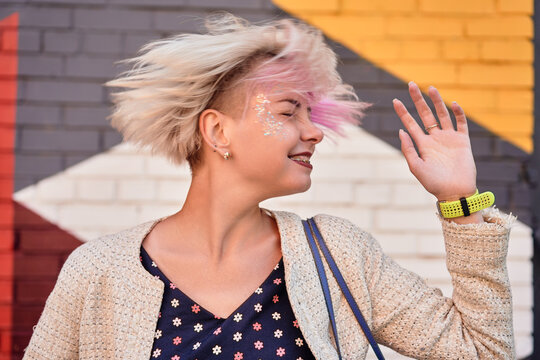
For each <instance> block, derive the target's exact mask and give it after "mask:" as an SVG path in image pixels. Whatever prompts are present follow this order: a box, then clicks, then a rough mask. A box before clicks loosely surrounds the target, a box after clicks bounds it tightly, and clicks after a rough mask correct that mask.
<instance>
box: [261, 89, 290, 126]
mask: <svg viewBox="0 0 540 360" xmlns="http://www.w3.org/2000/svg"><path fill="white" fill-rule="evenodd" d="M269 104H270V100H268V99H267V98H266V95H264V94H263V93H261V94H258V95H257V97H256V105H255V107H254V109H255V111H256V112H257V118H258V119H259V120H258V121H257V122H259V123H260V124H261V125H262V126H263V131H264V135H265V136H271V135H283V136H286V135H287V133H286V131H285V129H284V128H283V122H282V121H279V120H276V118H275V117H274V114H273V113H272V112H271V111H270V108H269Z"/></svg>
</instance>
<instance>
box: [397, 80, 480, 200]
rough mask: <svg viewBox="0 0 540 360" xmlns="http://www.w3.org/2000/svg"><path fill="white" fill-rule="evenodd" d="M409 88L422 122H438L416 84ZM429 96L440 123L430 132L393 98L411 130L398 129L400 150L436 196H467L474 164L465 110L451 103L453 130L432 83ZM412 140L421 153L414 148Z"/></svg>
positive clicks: (473, 178)
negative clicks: (426, 131) (455, 126)
mask: <svg viewBox="0 0 540 360" xmlns="http://www.w3.org/2000/svg"><path fill="white" fill-rule="evenodd" d="M409 92H410V95H411V98H412V99H413V101H414V104H415V107H416V109H417V111H418V114H420V117H421V119H422V122H423V124H424V126H425V127H426V128H427V127H429V126H430V125H434V124H437V119H436V118H435V116H434V115H433V113H432V112H431V109H430V108H429V107H428V105H427V103H426V102H425V100H424V98H423V96H422V94H421V92H420V89H419V88H418V86H417V85H416V84H414V83H412V82H411V83H410V84H409ZM429 96H430V98H431V99H432V101H433V103H434V105H435V109H436V112H437V115H438V117H439V121H440V124H441V125H440V126H441V127H440V128H439V127H435V128H431V129H430V130H429V134H426V133H425V132H424V130H422V129H421V128H420V126H419V125H418V124H417V122H416V120H415V119H414V118H413V117H412V116H411V115H410V114H409V112H408V111H407V109H406V108H405V106H404V105H403V103H402V102H401V101H399V100H397V99H395V100H394V109H395V111H396V113H397V114H398V116H399V117H400V119H401V121H402V122H403V124H404V126H405V128H406V129H407V131H408V132H409V134H411V135H408V134H407V133H405V132H404V131H401V130H400V135H399V137H400V139H401V150H402V152H403V154H404V156H405V159H406V161H407V164H408V165H409V169H410V170H411V172H412V173H413V175H414V176H415V177H416V178H417V179H418V181H420V183H421V184H422V186H424V188H425V189H426V190H427V191H428V192H430V193H431V194H433V195H434V196H436V197H437V199H438V200H440V201H442V200H446V201H452V200H458V199H459V198H460V197H466V196H470V195H472V194H474V193H475V191H476V166H475V163H474V158H473V155H472V149H471V143H470V138H469V133H468V127H467V119H466V118H465V114H464V112H463V110H462V109H461V107H459V105H457V103H453V104H452V111H453V112H454V114H455V117H456V124H457V130H454V126H453V124H452V120H451V118H450V114H448V111H447V110H446V106H445V104H444V102H443V100H442V98H441V96H440V95H439V93H438V91H437V90H436V89H435V88H433V87H431V88H430V89H429ZM411 137H412V139H411ZM413 140H414V142H415V143H416V144H417V147H418V152H419V153H420V154H418V153H417V152H416V150H415V148H414V145H413Z"/></svg>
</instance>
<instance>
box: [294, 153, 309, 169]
mask: <svg viewBox="0 0 540 360" xmlns="http://www.w3.org/2000/svg"><path fill="white" fill-rule="evenodd" d="M311 155H312V154H311V153H310V152H303V153H298V154H292V155H289V159H291V160H292V161H294V162H295V163H297V164H298V165H302V166H305V167H307V168H309V169H313V166H312V165H311V163H310V162H309V158H310V157H311Z"/></svg>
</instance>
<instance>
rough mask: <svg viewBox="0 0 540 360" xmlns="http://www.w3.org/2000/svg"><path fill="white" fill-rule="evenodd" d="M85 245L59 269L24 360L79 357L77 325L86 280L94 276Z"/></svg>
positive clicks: (76, 250)
mask: <svg viewBox="0 0 540 360" xmlns="http://www.w3.org/2000/svg"><path fill="white" fill-rule="evenodd" d="M87 244H88V243H86V244H83V245H81V246H79V247H78V248H76V249H75V250H74V251H73V252H72V253H71V254H70V255H69V257H68V258H67V260H66V261H65V263H64V265H63V266H62V269H61V270H60V274H59V275H58V279H57V281H56V284H55V286H54V288H53V290H52V292H51V293H50V294H49V297H48V298H47V301H46V303H45V307H44V309H43V312H42V313H41V316H40V318H39V321H38V323H37V325H36V326H35V327H34V332H33V334H32V337H31V339H30V342H29V344H28V346H27V347H26V349H25V351H24V356H23V360H27V359H28V360H30V359H77V358H78V357H79V356H78V353H79V324H80V320H81V314H82V309H83V306H84V299H85V294H86V290H87V289H88V285H89V282H90V280H89V279H90V277H91V276H92V274H93V272H94V271H93V267H94V265H93V262H92V261H91V256H89V254H88V251H85V250H86V249H87V246H85V245H87Z"/></svg>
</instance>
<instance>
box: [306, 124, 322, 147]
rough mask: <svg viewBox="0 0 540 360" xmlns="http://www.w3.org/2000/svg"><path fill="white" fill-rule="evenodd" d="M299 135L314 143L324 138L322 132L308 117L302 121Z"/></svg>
mask: <svg viewBox="0 0 540 360" xmlns="http://www.w3.org/2000/svg"><path fill="white" fill-rule="evenodd" d="M303 124H304V126H303V128H302V133H301V137H302V140H304V141H310V142H312V143H313V144H314V145H316V144H318V143H320V142H321V141H322V139H323V138H324V133H323V131H322V130H321V128H319V127H318V126H317V125H315V123H313V122H312V121H311V120H309V119H308V121H304V122H303Z"/></svg>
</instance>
